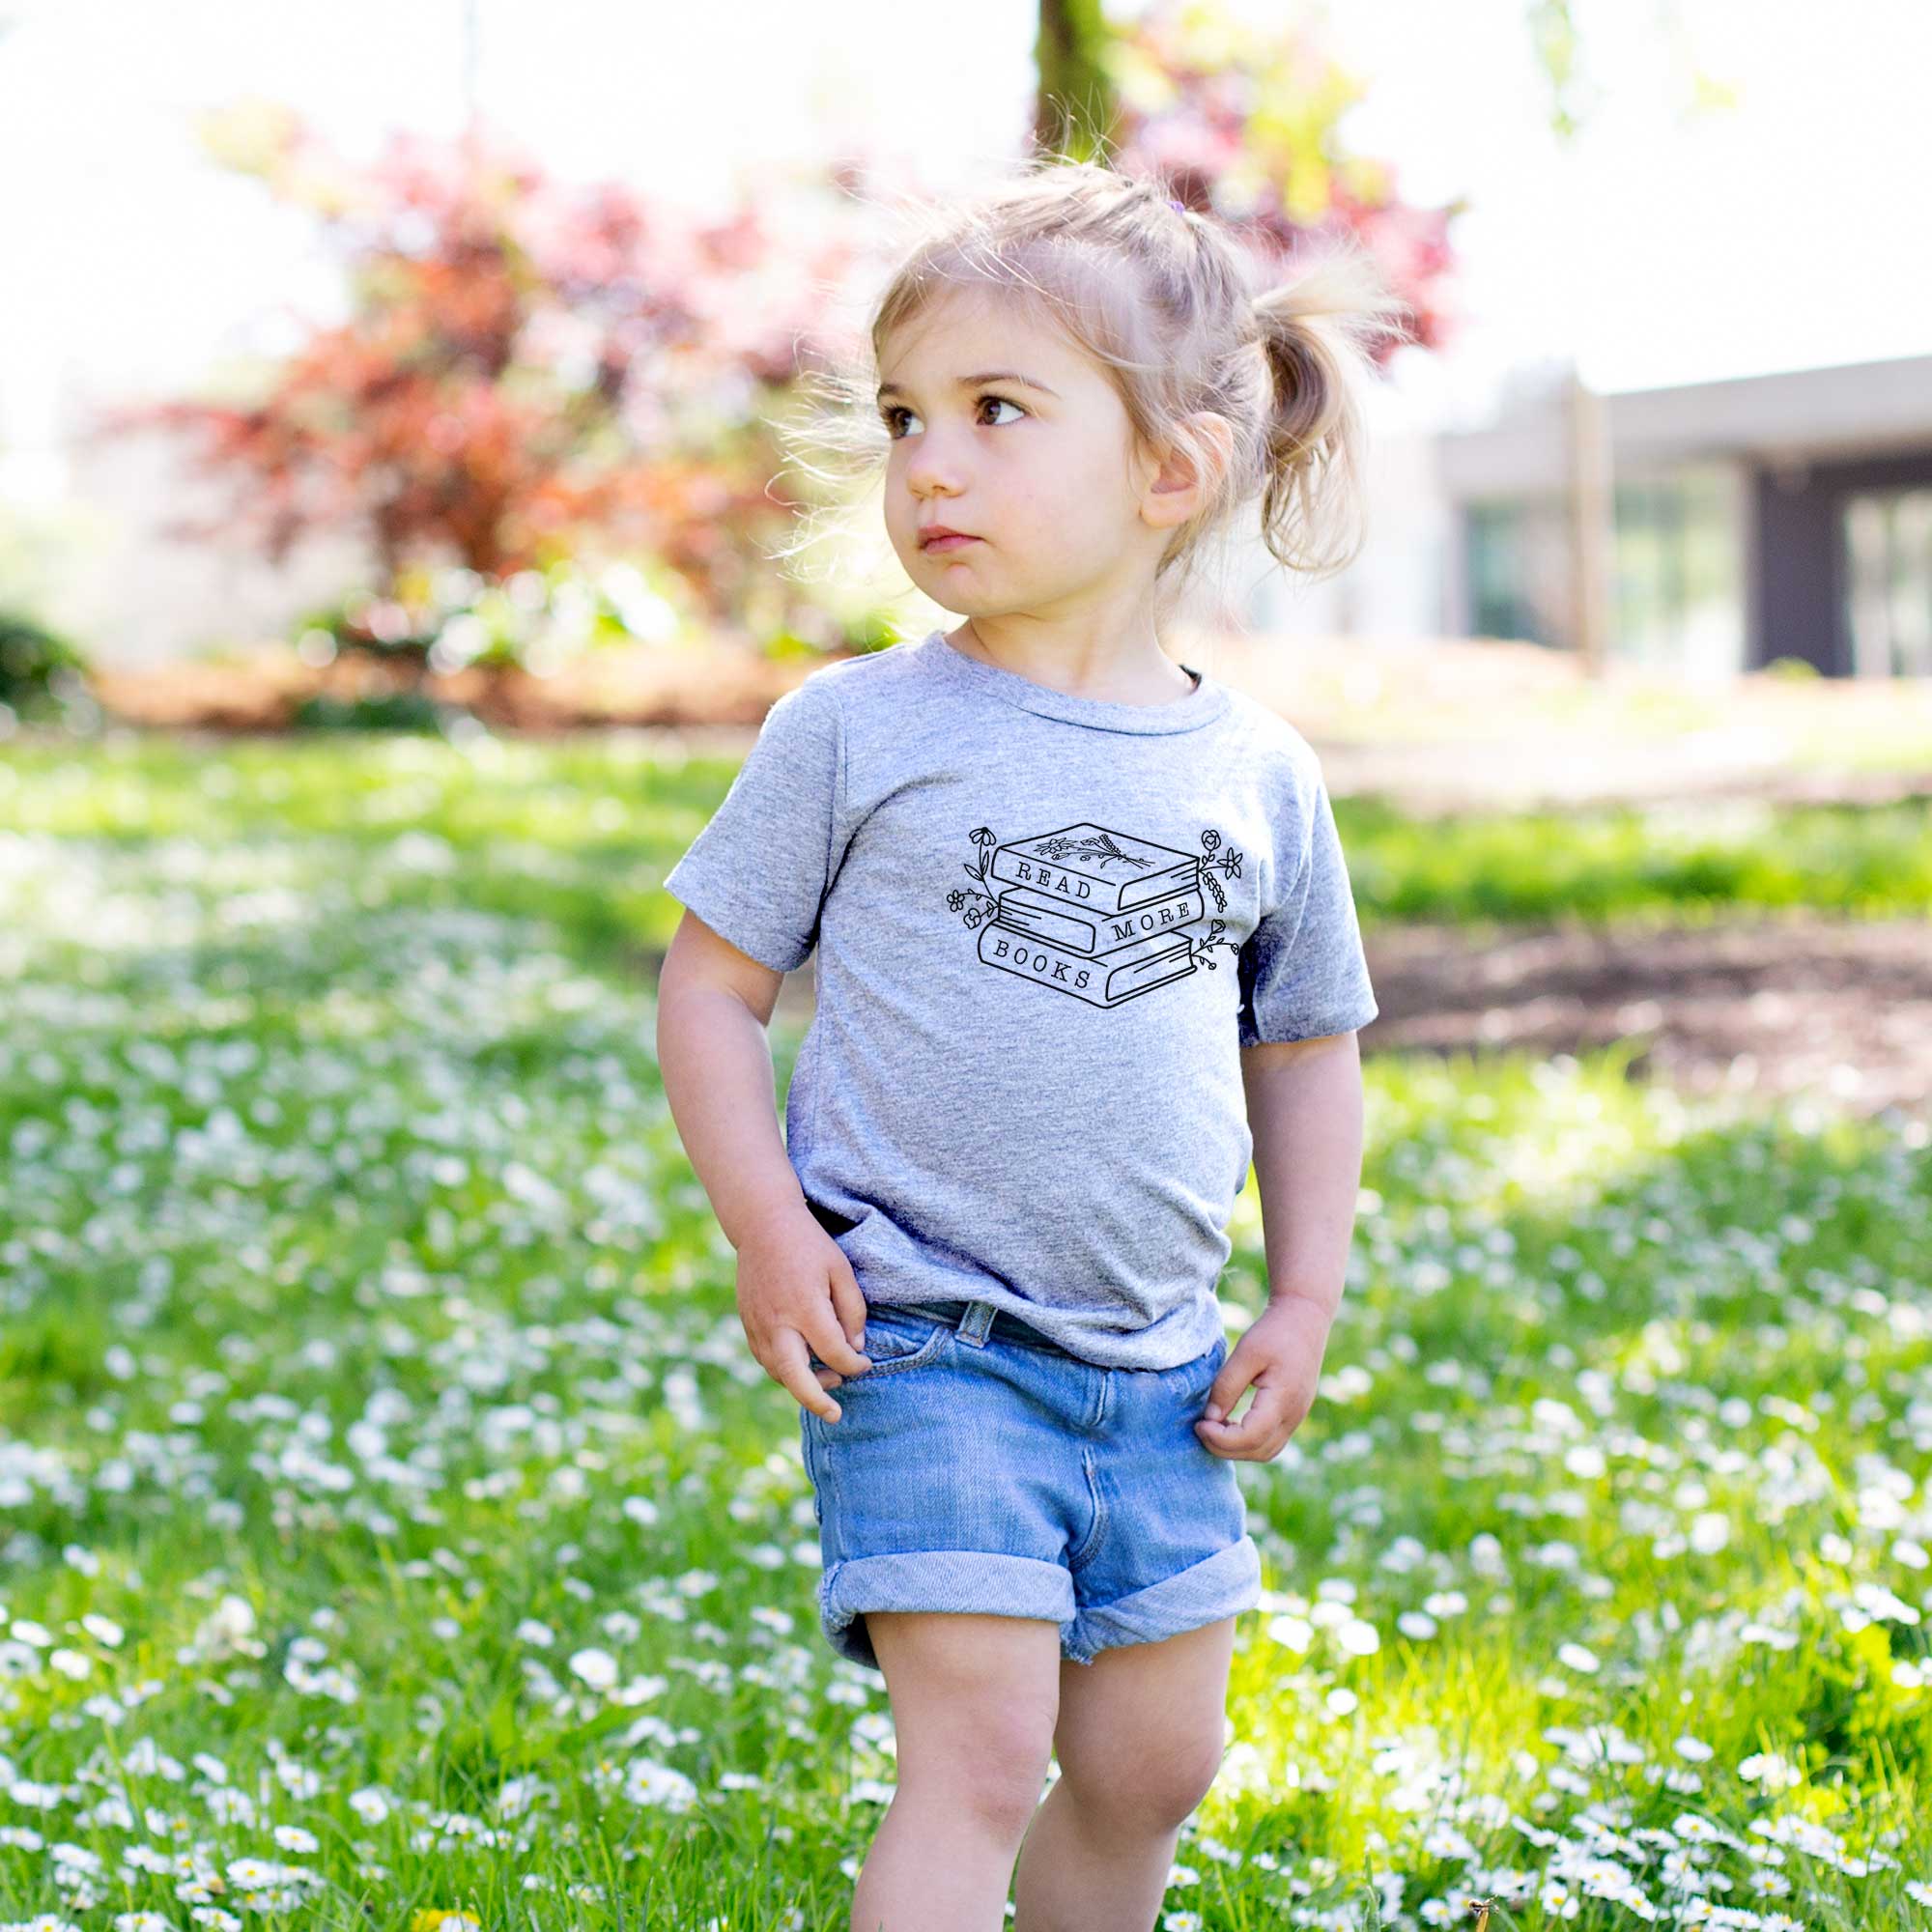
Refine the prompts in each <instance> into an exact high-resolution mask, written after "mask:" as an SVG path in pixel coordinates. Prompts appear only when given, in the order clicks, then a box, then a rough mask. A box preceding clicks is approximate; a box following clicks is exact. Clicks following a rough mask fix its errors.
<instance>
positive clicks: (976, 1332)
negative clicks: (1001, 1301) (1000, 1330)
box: [959, 1301, 994, 1349]
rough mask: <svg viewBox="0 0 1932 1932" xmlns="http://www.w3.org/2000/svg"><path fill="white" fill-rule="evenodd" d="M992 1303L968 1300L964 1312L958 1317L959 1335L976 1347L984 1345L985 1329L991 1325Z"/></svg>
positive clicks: (981, 1347)
mask: <svg viewBox="0 0 1932 1932" xmlns="http://www.w3.org/2000/svg"><path fill="white" fill-rule="evenodd" d="M993 1314H994V1310H993V1304H992V1303H991V1302H990V1301H969V1302H968V1303H967V1304H966V1312H965V1314H963V1315H962V1316H960V1318H959V1337H960V1339H961V1340H962V1341H965V1342H970V1343H972V1345H973V1346H974V1348H976V1349H983V1348H984V1347H985V1346H986V1331H987V1330H988V1329H989V1328H991V1327H992V1325H993Z"/></svg>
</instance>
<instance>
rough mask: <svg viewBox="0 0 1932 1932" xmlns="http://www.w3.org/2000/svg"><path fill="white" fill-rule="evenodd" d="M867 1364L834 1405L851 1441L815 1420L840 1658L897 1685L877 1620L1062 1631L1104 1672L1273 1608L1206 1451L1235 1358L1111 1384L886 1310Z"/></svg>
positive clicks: (1055, 1360)
mask: <svg viewBox="0 0 1932 1932" xmlns="http://www.w3.org/2000/svg"><path fill="white" fill-rule="evenodd" d="M865 1352H866V1353H867V1356H869V1357H870V1359H871V1363H872V1366H871V1367H870V1368H869V1369H868V1370H867V1371H866V1372H865V1373H864V1374H863V1375H859V1376H849V1377H847V1378H845V1379H844V1380H843V1381H841V1382H840V1383H839V1384H838V1387H837V1388H836V1389H834V1390H833V1391H832V1395H833V1399H834V1400H835V1401H836V1402H837V1403H838V1405H839V1406H840V1408H841V1409H842V1410H843V1414H842V1415H841V1416H840V1418H839V1420H838V1421H837V1422H828V1421H826V1420H825V1418H824V1417H823V1416H820V1415H817V1414H815V1413H814V1412H813V1411H812V1410H811V1409H810V1408H807V1407H806V1406H805V1405H804V1404H803V1403H801V1404H800V1405H799V1419H800V1430H801V1435H802V1445H801V1446H802V1448H803V1451H804V1457H805V1467H806V1473H807V1474H808V1475H809V1476H810V1478H811V1487H812V1492H813V1497H814V1503H813V1507H814V1509H815V1511H816V1514H817V1518H818V1529H819V1547H820V1549H821V1551H822V1554H823V1558H824V1572H823V1575H822V1576H821V1577H820V1579H819V1585H818V1615H819V1624H820V1627H821V1629H822V1630H823V1631H824V1633H825V1636H826V1640H827V1641H828V1642H829V1643H830V1644H831V1645H832V1648H833V1649H834V1650H835V1651H837V1652H838V1654H839V1655H840V1656H841V1657H845V1658H849V1659H850V1660H851V1661H852V1662H855V1663H863V1664H866V1665H867V1666H869V1667H870V1668H872V1669H874V1670H876V1669H878V1668H879V1661H878V1658H877V1656H876V1654H875V1653H874V1651H873V1649H872V1644H871V1639H870V1638H869V1637H868V1636H867V1632H866V1612H867V1611H868V1610H952V1611H971V1610H978V1611H985V1612H991V1613H992V1614H994V1615H998V1616H1009V1617H1045V1618H1050V1619H1051V1620H1052V1621H1053V1622H1055V1623H1057V1624H1058V1625H1059V1626H1060V1649H1061V1655H1062V1656H1063V1657H1067V1658H1071V1659H1073V1660H1074V1661H1075V1662H1080V1663H1091V1662H1093V1660H1094V1655H1095V1653H1096V1652H1099V1651H1102V1650H1106V1649H1109V1648H1111V1647H1113V1646H1116V1645H1120V1644H1129V1643H1152V1642H1156V1641H1158V1640H1159V1639H1160V1638H1162V1637H1169V1636H1174V1635H1177V1634H1179V1633H1180V1632H1182V1631H1189V1630H1196V1629H1198V1628H1200V1626H1202V1625H1203V1624H1208V1623H1213V1622H1215V1621H1216V1620H1217V1619H1219V1618H1222V1617H1227V1616H1232V1615H1234V1614H1235V1613H1236V1612H1237V1611H1240V1610H1245V1609H1250V1608H1252V1607H1253V1606H1254V1605H1256V1604H1257V1603H1259V1602H1260V1598H1261V1555H1260V1551H1259V1550H1258V1549H1257V1548H1256V1547H1255V1541H1254V1538H1253V1537H1251V1536H1250V1535H1249V1534H1248V1533H1247V1506H1246V1501H1245V1498H1244V1497H1243V1496H1242V1493H1241V1490H1240V1486H1239V1484H1238V1483H1237V1481H1236V1476H1235V1466H1234V1464H1233V1463H1231V1462H1229V1461H1228V1460H1227V1459H1225V1458H1223V1457H1219V1456H1216V1455H1214V1454H1212V1452H1211V1451H1209V1450H1208V1449H1207V1448H1205V1447H1204V1446H1203V1445H1202V1443H1201V1441H1200V1438H1199V1437H1198V1436H1197V1435H1195V1433H1194V1423H1195V1421H1196V1419H1197V1418H1198V1417H1199V1416H1200V1414H1201V1411H1202V1410H1203V1408H1205V1407H1206V1406H1207V1402H1208V1389H1209V1387H1210V1386H1211V1385H1212V1383H1213V1380H1214V1377H1215V1375H1216V1373H1217V1372H1218V1371H1219V1369H1220V1367H1221V1364H1222V1363H1223V1362H1224V1361H1225V1360H1226V1359H1227V1354H1228V1344H1227V1341H1226V1339H1225V1338H1223V1339H1222V1340H1220V1341H1218V1342H1216V1343H1215V1344H1214V1346H1213V1347H1212V1348H1211V1349H1209V1350H1208V1351H1207V1352H1206V1353H1205V1354H1203V1355H1199V1356H1197V1357H1196V1358H1195V1359H1194V1360H1193V1361H1191V1362H1182V1363H1181V1364H1180V1365H1179V1367H1177V1368H1172V1369H1105V1368H1099V1367H1097V1366H1095V1365H1094V1364H1093V1363H1091V1362H1088V1361H1085V1360H1084V1359H1082V1358H1081V1357H1079V1356H1077V1355H1072V1354H1068V1353H1067V1352H1066V1351H1065V1350H1064V1349H1062V1348H1061V1347H1060V1346H1059V1345H1058V1344H1057V1343H1055V1342H1052V1341H1049V1340H1048V1339H1047V1337H1046V1336H1044V1335H1043V1334H1041V1333H1040V1331H1039V1330H1038V1329H1037V1328H1034V1327H1032V1326H1031V1325H1030V1324H1028V1323H1027V1322H1025V1321H1021V1320H1020V1319H1019V1318H1018V1317H1016V1316H1014V1315H1011V1314H1009V1312H1008V1311H1007V1310H1005V1309H995V1308H994V1306H993V1305H992V1303H991V1302H987V1301H952V1302H936V1303H923V1304H921V1305H920V1306H919V1307H917V1308H912V1307H894V1306H890V1305H887V1304H884V1303H879V1302H874V1303H872V1304H871V1305H870V1307H869V1308H868V1309H867V1315H866V1334H865ZM811 1365H812V1367H813V1368H814V1369H820V1368H824V1367H826V1366H827V1364H826V1363H824V1362H822V1361H820V1360H819V1358H818V1357H817V1356H816V1355H813V1356H812V1357H811Z"/></svg>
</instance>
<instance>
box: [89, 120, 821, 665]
mask: <svg viewBox="0 0 1932 1932" xmlns="http://www.w3.org/2000/svg"><path fill="white" fill-rule="evenodd" d="M204 136H205V142H206V145H207V147H208V149H209V151H210V152H211V154H212V155H213V156H214V157H215V158H216V159H217V160H218V161H220V162H221V163H223V164H224V165H226V166H228V167H230V168H232V169H234V170H236V171H237V172H240V173H243V174H247V175H251V176H253V177H255V178H256V179H258V180H260V181H261V182H262V183H263V184H264V185H266V186H267V187H268V188H269V190H270V192H271V193H272V194H273V195H274V196H275V197H276V199H278V200H279V201H282V202H284V203H286V204H289V205H291V206H293V207H295V208H297V209H299V210H302V211H304V212H306V213H308V214H310V215H311V216H313V217H314V219H315V220H316V222H317V224H318V225H319V227H320V229H321V231H322V235H323V238H324V240H325V241H326V242H327V244H329V245H330V246H331V247H332V248H333V250H334V252H335V253H336V255H337V257H338V258H339V260H340V262H341V264H342V269H343V274H344V280H345V283H346V290H345V305H346V307H347V310H348V314H347V319H346V320H342V321H338V322H330V323H327V324H316V325H306V324H304V325H303V327H305V330H306V332H305V334H304V336H303V339H302V340H301V341H300V342H299V344H298V347H297V348H296V350H295V351H294V352H293V353H292V354H291V355H288V356H287V357H286V358H284V359H283V360H282V361H281V362H280V363H278V364H276V365H274V366H271V367H270V368H267V369H264V370H262V371H259V372H256V373H255V374H254V375H252V376H249V377H247V378H245V379H242V378H239V377H237V378H231V381H230V383H229V384H228V386H229V387H231V388H235V387H239V388H241V390H242V391H243V393H242V394H241V395H240V396H239V397H234V398H231V397H229V396H216V397H213V398H212V399H210V398H195V399H186V400H171V401H166V402H163V403H161V404H158V405H152V404H142V405H135V406H130V407H127V408H122V409H118V410H114V411H110V412H105V413H104V414H103V415H102V416H101V417H100V418H99V420H98V421H97V423H96V425H95V426H94V427H93V429H92V431H91V434H92V435H94V436H98V437H104V436H114V435H120V434H125V433H128V432H130V431H133V430H136V429H156V428H158V429H161V430H163V431H166V432H168V433H171V434H178V435H181V436H183V437H185V438H186V439H187V440H189V442H190V444H191V447H192V453H193V462H194V464H195V466H196V467H197V469H199V470H200V471H201V472H202V473H205V474H209V475H213V476H218V477H222V478H226V479H229V480H231V481H232V482H233V483H234V485H235V499H234V502H233V504H232V506H231V507H229V508H227V509H225V510H224V511H223V512H222V513H221V514H220V515H219V516H218V517H215V518H213V519H209V520H206V521H194V520H178V521H177V522H175V523H174V524H173V525H171V526H168V533H169V534H173V535H176V536H183V537H188V538H214V537H230V536H232V535H233V534H234V533H235V532H237V531H238V530H239V531H240V532H241V533H242V534H243V535H244V536H246V537H248V538H250V539H251V540H253V541H255V542H257V543H259V544H260V545H261V546H262V547H263V548H264V550H265V551H266V553H267V554H268V555H269V556H270V558H271V559H272V560H275V561H277V562H279V561H281V560H282V559H283V558H284V557H285V556H286V555H287V554H288V553H289V552H290V550H291V549H292V548H293V546H294V545H295V544H296V543H297V542H298V540H301V539H303V538H304V537H307V536H309V535H310V534H312V533H319V532H323V531H338V532H344V533H347V534H350V535H352V536H354V537H355V538H356V539H358V540H360V541H361V542H362V543H363V544H365V545H366V547H367V548H368V550H369V552H370V554H372V555H373V557H374V559H375V566H376V569H377V571H378V574H379V578H380V587H381V588H382V590H383V591H384V593H385V594H388V593H389V592H391V591H392V589H393V587H394V586H395V585H396V584H397V583H398V582H400V580H401V579H402V577H403V576H404V574H405V573H406V572H408V571H410V570H411V569H412V568H433V567H438V566H441V565H446V564H450V563H456V564H460V565H462V566H464V567H466V568H467V569H469V570H470V571H472V572H474V573H476V574H477V575H478V576H479V577H483V578H486V579H499V578H509V577H512V576H515V575H516V574H518V573H519V572H522V571H526V570H531V569H536V570H543V569H545V568H547V567H548V566H550V565H552V564H554V563H556V562H558V561H561V560H562V559H564V558H566V557H569V556H573V555H583V554H594V555H597V556H600V557H601V556H607V555H625V556H628V555H638V554H643V555H649V556H652V557H655V558H657V559H659V560H660V561H661V563H662V565H663V567H664V568H665V569H666V570H668V572H670V573H671V574H672V575H673V576H674V577H676V578H677V579H678V580H680V582H681V584H682V592H681V594H680V596H679V597H678V598H677V599H676V600H675V601H676V602H677V603H678V604H679V605H680V606H684V605H687V604H688V605H689V606H690V607H692V609H693V611H694V614H695V616H696V618H698V619H700V620H702V621H703V622H705V623H706V624H708V625H710V626H712V627H726V628H728V627H731V626H734V625H735V626H738V627H741V628H743V629H745V630H747V631H750V632H753V633H756V632H760V631H763V630H766V629H771V628H778V627H781V626H786V625H789V626H791V627H793V628H801V627H802V628H808V629H809V627H810V612H809V611H802V610H799V611H795V610H792V609H791V608H789V606H790V604H791V603H795V602H799V601H801V600H802V596H803V593H802V592H800V591H798V590H797V588H796V586H792V585H790V584H788V583H787V582H784V581H783V580H781V579H778V578H776V577H775V574H774V572H773V571H772V569H771V566H770V561H769V559H770V555H771V553H772V550H773V548H774V546H775V544H776V542H777V540H778V539H779V538H780V537H781V535H782V533H783V531H784V530H785V528H786V527H787V526H788V524H789V521H790V517H791V513H792V509H793V507H794V506H793V505H792V503H791V502H789V501H788V500H787V498H786V497H785V496H784V494H783V492H782V490H781V488H780V487H778V486H777V484H776V483H775V480H774V479H776V478H778V477H779V475H780V473H781V468H782V461H781V450H780V449H779V447H778V445H777V441H776V438H775V436H774V433H773V431H772V428H771V422H772V419H773V417H774V416H775V415H776V414H777V413H778V412H779V406H780V405H781V402H782V400H783V398H784V396H785V394H786V393H787V391H788V390H789V388H790V385H791V384H793V382H794V381H795V379H796V378H797V377H798V376H799V374H800V373H801V370H802V368H803V366H804V364H805V362H806V361H807V360H808V359H809V358H810V356H811V355H813V354H814V349H813V344H814V341H815V332H816V331H817V329H818V328H819V327H820V325H821V322H822V319H823V316H824V314H825V312H826V309H827V305H828V302H829V299H830V296H829V292H830V291H831V290H832V289H833V288H835V287H836V286H837V284H838V278H839V276H840V274H841V273H842V272H843V270H845V268H846V265H847V263H848V261H849V259H850V256H851V253H852V243H851V241H850V238H849V236H848V235H847V234H846V233H845V232H844V231H843V230H840V229H838V227H836V226H835V225H834V224H832V223H830V222H823V223H819V224H817V225H816V226H814V225H813V224H812V223H811V222H810V220H809V219H808V218H807V217H806V216H805V215H804V214H802V213H799V212H798V211H797V210H796V209H793V208H788V207H787V206H786V205H785V204H784V203H783V202H781V201H779V200H777V199H776V197H775V196H773V195H769V194H768V195H765V196H761V197H760V198H759V199H758V201H757V202H756V203H755V204H749V203H748V204H747V205H745V206H742V207H740V208H738V209H735V210H733V211H731V212H730V213H726V214H725V215H724V216H722V217H720V218H717V219H700V218H697V217H695V216H693V215H690V214H688V213H684V212H682V211H680V210H679V209H677V208H676V207H675V206H673V205H672V204H670V203H668V202H666V201H663V200H661V199H656V198H653V197H650V196H647V195H644V194H640V193H639V192H637V191H635V190H633V189H631V188H629V187H627V186H624V185H621V184H618V183H615V182H606V183H600V184H594V185H589V186H586V187H582V188H569V187H565V186H564V185H560V184H558V183H555V182H554V181H552V180H550V179H548V178H547V177H546V176H545V175H544V173H543V172H542V171H541V170H540V169H539V168H538V166H537V165H536V164H535V163H534V162H533V161H531V160H530V159H528V158H527V157H526V156H521V155H517V154H513V153H508V152H504V151H501V150H499V149H497V148H496V147H494V146H492V145H490V144H489V143H487V142H485V141H484V140H483V139H482V138H481V137H480V136H479V137H478V139H477V140H476V141H475V142H474V143H473V144H465V143H459V144H455V145H453V146H451V147H449V148H447V149H438V148H436V147H434V146H432V145H431V144H430V143H428V142H426V141H424V140H421V139H418V138H414V137H405V136H398V137H397V138H396V139H395V140H394V141H393V142H392V144H391V145H390V147H389V148H388V149H387V150H386V151H385V152H384V155H383V156H381V157H380V158H379V159H378V160H377V161H376V162H375V163H374V164H373V165H371V166H369V167H367V168H366V169H358V168H355V167H354V166H352V165H351V164H349V163H348V162H347V161H345V160H343V159H341V158H340V157H339V156H335V155H334V154H332V153H330V152H328V151H327V149H326V148H325V146H324V145H323V143H322V142H321V140H320V139H319V138H318V137H317V136H316V135H315V134H314V133H313V132H311V131H310V130H309V129H308V128H305V127H304V126H303V124H302V123H301V122H300V121H299V120H298V118H297V117H296V116H295V115H294V114H293V113H292V112H289V111H287V110H284V109H281V108H275V107H263V106H260V105H254V104H251V105H248V106H245V107H241V108H236V109H231V110H228V111H227V112H225V113H223V114H220V115H215V116H211V117H209V118H208V119H207V120H206V121H205V123H204ZM806 195H807V197H809V196H810V195H817V196H818V197H820V198H821V199H824V200H827V201H829V200H830V199H831V190H830V184H828V183H824V182H817V183H809V184H807V185H806Z"/></svg>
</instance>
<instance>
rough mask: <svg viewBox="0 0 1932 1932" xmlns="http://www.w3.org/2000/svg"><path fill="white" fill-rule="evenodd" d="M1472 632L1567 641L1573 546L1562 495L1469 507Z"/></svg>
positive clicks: (1531, 640)
mask: <svg viewBox="0 0 1932 1932" xmlns="http://www.w3.org/2000/svg"><path fill="white" fill-rule="evenodd" d="M1463 527H1464V530H1465V533H1466V542H1467V550H1466V553H1465V554H1466V557H1467V563H1468V573H1469V627H1470V630H1471V632H1472V634H1473V635H1474V636H1476V637H1479V638H1506V639H1516V640H1520V641H1522V642H1525V643H1533V644H1555V645H1560V644H1561V643H1563V642H1564V640H1565V638H1566V636H1567V633H1568V631H1569V624H1568V621H1567V619H1568V611H1567V609H1566V606H1565V603H1564V598H1565V595H1566V591H1565V587H1564V586H1565V572H1566V570H1567V546H1566V544H1565V540H1564V531H1563V502H1562V499H1561V498H1560V497H1522V498H1517V499H1498V500H1494V501H1491V502H1487V503H1471V504H1470V505H1469V506H1468V512H1467V521H1466V522H1465V524H1464V526H1463Z"/></svg>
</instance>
